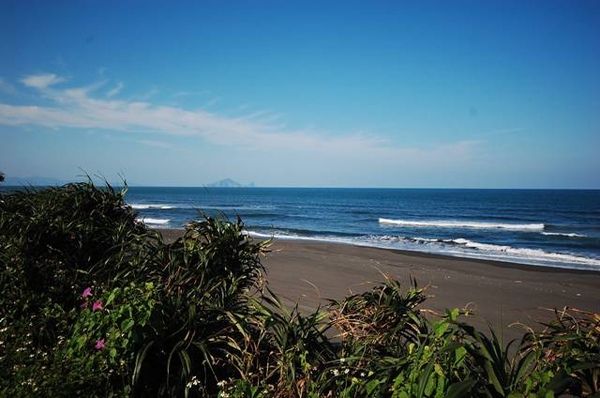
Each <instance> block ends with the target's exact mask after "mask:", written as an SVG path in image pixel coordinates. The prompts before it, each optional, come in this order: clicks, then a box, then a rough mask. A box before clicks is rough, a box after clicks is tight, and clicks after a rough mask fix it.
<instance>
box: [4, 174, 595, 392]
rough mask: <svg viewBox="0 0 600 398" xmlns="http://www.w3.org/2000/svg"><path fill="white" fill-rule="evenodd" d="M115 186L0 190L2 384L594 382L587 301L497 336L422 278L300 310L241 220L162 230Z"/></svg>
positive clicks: (266, 387) (175, 386)
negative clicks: (440, 298) (430, 295)
mask: <svg viewBox="0 0 600 398" xmlns="http://www.w3.org/2000/svg"><path fill="white" fill-rule="evenodd" d="M124 195H125V190H116V189H114V188H113V187H110V186H107V187H97V186H95V185H93V184H92V183H81V184H69V185H66V186H63V187H60V188H50V189H45V190H33V189H30V190H25V191H21V192H15V193H11V194H3V195H1V196H0V291H1V292H2V295H1V296H0V396H11V397H13V396H14V397H29V396H53V397H63V396H64V397H72V396H82V395H86V396H99V397H107V396H117V397H118V396H122V397H223V398H225V397H278V398H284V397H313V398H317V397H398V398H399V397H473V396H475V397H521V396H522V397H552V396H560V395H561V394H566V393H569V394H572V395H575V396H598V395H599V394H600V381H599V380H600V343H599V341H600V315H598V314H593V313H587V312H583V311H577V310H574V309H565V310H563V311H557V312H556V320H555V321H554V322H550V323H548V324H546V325H543V326H544V327H545V329H544V330H543V331H542V332H540V333H535V332H533V331H530V332H529V333H527V334H526V335H525V337H524V338H523V340H522V341H519V342H511V343H509V344H508V345H504V344H502V342H501V341H500V340H499V339H498V338H497V337H496V335H495V334H494V333H493V331H491V332H488V333H483V332H482V331H480V330H477V329H475V328H474V327H472V326H470V325H469V324H467V323H465V322H464V316H463V314H462V313H461V311H459V310H456V309H454V310H448V311H447V312H446V313H445V314H444V315H443V316H438V317H436V318H431V317H425V316H424V311H423V309H422V305H423V303H424V302H425V300H426V296H425V293H424V290H423V289H421V288H419V287H418V286H417V284H416V282H415V281H410V284H409V285H408V287H404V286H402V285H401V284H400V282H399V281H396V280H394V279H392V278H387V279H386V280H385V281H384V282H383V283H381V284H380V285H378V286H376V287H374V288H373V289H372V290H371V291H368V292H365V293H363V294H358V295H353V296H349V297H346V298H344V299H343V300H339V301H331V302H330V303H329V304H328V305H326V306H324V307H321V308H319V309H318V310H316V311H314V312H312V313H308V314H306V313H302V312H300V311H299V310H298V308H297V307H293V308H289V307H287V306H286V305H284V304H283V303H282V301H281V300H280V298H279V297H277V295H275V294H274V293H273V292H271V291H270V290H269V288H268V285H267V284H266V283H265V269H264V267H263V266H262V264H261V256H262V255H263V254H264V253H265V252H266V251H267V250H268V242H255V241H253V240H252V238H251V237H249V236H248V234H247V233H246V232H245V230H244V224H243V222H242V221H241V220H240V219H237V220H235V221H229V220H227V219H224V218H212V217H202V218H201V219H200V220H199V221H194V222H191V223H190V224H189V225H188V226H187V229H186V231H185V233H184V234H183V236H182V237H181V238H179V239H177V240H176V241H174V242H171V243H167V242H164V241H163V240H162V238H161V236H160V234H158V233H157V232H155V231H153V230H151V229H148V228H147V227H146V226H144V225H143V224H141V223H139V222H137V221H136V217H137V214H136V213H135V211H133V210H132V209H131V208H130V207H129V206H127V204H126V203H125V200H124ZM332 336H333V337H332ZM514 344H516V346H515V347H512V345H514Z"/></svg>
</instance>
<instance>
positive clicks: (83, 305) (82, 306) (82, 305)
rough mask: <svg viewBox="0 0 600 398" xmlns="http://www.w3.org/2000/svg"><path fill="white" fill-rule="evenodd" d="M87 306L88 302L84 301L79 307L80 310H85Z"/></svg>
mask: <svg viewBox="0 0 600 398" xmlns="http://www.w3.org/2000/svg"><path fill="white" fill-rule="evenodd" d="M87 306H88V302H87V301H85V302H83V303H81V304H80V305H79V307H80V308H87Z"/></svg>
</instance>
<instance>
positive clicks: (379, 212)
mask: <svg viewBox="0 0 600 398" xmlns="http://www.w3.org/2000/svg"><path fill="white" fill-rule="evenodd" d="M126 201H127V202H128V203H129V204H130V205H131V206H132V207H133V208H134V209H136V210H137V211H138V215H139V220H140V222H144V223H146V224H147V225H148V226H151V227H154V228H184V226H185V224H186V223H187V222H189V221H191V220H198V219H200V218H201V217H202V214H207V215H211V216H217V215H220V216H223V217H228V218H230V219H232V220H233V219H235V218H236V217H238V216H239V217H240V218H241V219H242V221H243V222H244V224H245V226H246V229H247V231H248V232H249V233H250V234H252V235H254V236H257V237H275V238H277V239H301V240H316V241H324V242H339V243H348V244H354V245H364V246H373V247H380V248H389V249H401V250H410V251H417V252H425V253H434V254H445V255H451V256H460V257H468V258H478V259H489V260H498V261H508V262H515V263H521V264H529V265H543V266H550V267H562V268H574V269H586V270H597V271H600V191H599V190H471V189H325V188H156V187H129V188H128V192H127V194H126Z"/></svg>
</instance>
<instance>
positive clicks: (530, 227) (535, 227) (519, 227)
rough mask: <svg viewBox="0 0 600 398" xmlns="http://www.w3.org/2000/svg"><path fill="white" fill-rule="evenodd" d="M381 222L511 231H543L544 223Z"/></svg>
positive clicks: (384, 220) (427, 226) (404, 225)
mask: <svg viewBox="0 0 600 398" xmlns="http://www.w3.org/2000/svg"><path fill="white" fill-rule="evenodd" d="M379 223H380V224H389V225H397V226H401V227H421V228H422V227H426V228H469V229H507V230H511V231H541V230H543V229H544V224H502V223H488V222H477V221H444V220H426V221H413V220H392V219H389V218H380V219H379Z"/></svg>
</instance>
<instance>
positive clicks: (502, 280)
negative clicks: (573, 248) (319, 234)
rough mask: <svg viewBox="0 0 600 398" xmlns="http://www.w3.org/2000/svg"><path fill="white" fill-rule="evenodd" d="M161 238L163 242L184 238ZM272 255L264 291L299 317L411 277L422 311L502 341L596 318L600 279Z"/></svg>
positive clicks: (376, 258)
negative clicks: (583, 316) (547, 324)
mask: <svg viewBox="0 0 600 398" xmlns="http://www.w3.org/2000/svg"><path fill="white" fill-rule="evenodd" d="M161 232H163V235H164V236H165V237H166V238H167V239H169V238H172V237H173V236H177V234H181V231H161ZM270 249H271V252H270V253H269V254H267V256H266V258H264V259H263V264H264V265H265V267H266V269H267V280H268V283H269V286H270V287H271V289H272V290H273V291H274V292H275V293H277V294H278V295H280V296H282V297H284V298H285V299H286V301H287V302H289V303H290V304H292V303H296V302H297V303H298V304H299V307H300V309H301V310H303V311H311V310H313V309H315V308H317V307H318V305H319V304H320V303H325V300H326V299H328V298H332V299H341V298H343V297H345V296H347V295H349V294H354V293H361V292H364V291H366V290H369V289H371V288H372V287H373V286H374V285H375V284H377V283H380V282H382V281H384V280H385V277H384V274H385V275H389V276H391V277H393V278H396V279H399V280H400V281H401V282H402V283H403V284H404V285H405V286H406V287H409V286H410V278H411V277H412V278H415V279H416V280H417V282H418V285H419V286H420V287H427V289H426V294H427V295H428V296H430V298H429V299H428V300H427V301H426V302H425V303H424V304H423V307H424V308H427V309H432V310H434V311H437V312H443V310H444V309H445V308H464V307H468V308H470V309H471V310H472V311H473V312H474V313H475V315H474V316H470V317H468V318H465V320H466V321H468V322H469V323H472V324H473V325H476V326H478V327H483V328H486V327H487V324H490V325H491V326H492V327H493V328H494V330H495V331H496V332H497V333H498V334H501V335H502V336H503V337H504V339H505V340H506V341H508V340H509V339H513V338H519V337H520V336H522V334H523V333H524V331H525V329H524V328H523V327H519V326H515V325H513V324H516V323H523V324H526V325H529V326H532V327H534V328H535V329H537V330H539V329H541V327H540V326H539V325H538V324H537V322H544V321H549V320H551V319H553V318H554V317H555V316H554V311H553V310H554V309H555V308H556V309H563V308H564V307H566V306H568V307H572V308H578V309H581V310H586V311H591V312H595V313H598V312H600V272H593V271H575V270H565V269H558V268H546V267H537V266H528V265H518V264H512V263H503V262H493V261H482V260H473V259H465V258H458V257H446V256H438V255H428V254H422V253H415V252H405V251H397V250H387V249H377V248H369V247H361V246H352V245H344V244H329V243H321V242H306V241H291V240H276V241H274V242H273V244H272V245H271V248H270ZM510 325H513V326H510Z"/></svg>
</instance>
